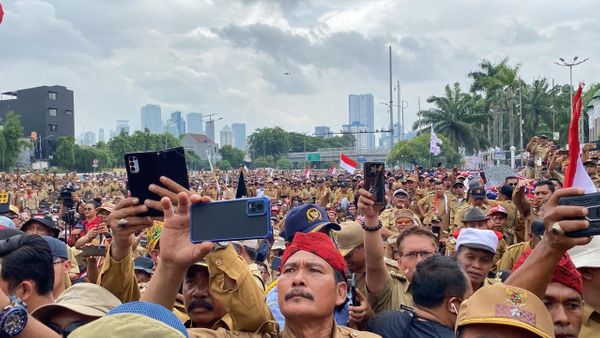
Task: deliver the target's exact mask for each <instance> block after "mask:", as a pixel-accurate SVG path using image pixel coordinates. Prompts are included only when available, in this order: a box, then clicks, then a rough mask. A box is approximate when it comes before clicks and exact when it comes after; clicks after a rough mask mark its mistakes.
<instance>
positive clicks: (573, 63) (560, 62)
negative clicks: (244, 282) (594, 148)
mask: <svg viewBox="0 0 600 338" xmlns="http://www.w3.org/2000/svg"><path fill="white" fill-rule="evenodd" d="M577 60H579V57H578V56H576V57H574V58H573V61H571V62H567V61H565V59H563V58H558V61H554V63H555V64H557V65H559V66H564V67H569V91H570V93H571V95H570V96H571V108H570V109H569V115H571V113H572V111H571V110H572V109H573V67H575V66H578V65H580V64H582V63H584V62H586V61H587V60H589V58H586V59H583V60H581V61H577ZM579 144H581V145H583V119H579Z"/></svg>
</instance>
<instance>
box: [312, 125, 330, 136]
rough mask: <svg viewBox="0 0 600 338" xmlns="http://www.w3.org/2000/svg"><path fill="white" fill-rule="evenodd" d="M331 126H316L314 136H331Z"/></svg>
mask: <svg viewBox="0 0 600 338" xmlns="http://www.w3.org/2000/svg"><path fill="white" fill-rule="evenodd" d="M330 133H331V128H329V127H327V126H316V127H315V136H317V137H331V134H330Z"/></svg>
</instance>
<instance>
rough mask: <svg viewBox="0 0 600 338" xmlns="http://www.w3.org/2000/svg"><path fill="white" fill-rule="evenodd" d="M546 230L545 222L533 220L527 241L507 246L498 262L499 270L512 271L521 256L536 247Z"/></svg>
mask: <svg viewBox="0 0 600 338" xmlns="http://www.w3.org/2000/svg"><path fill="white" fill-rule="evenodd" d="M545 230H546V227H545V225H544V222H533V223H532V224H531V233H530V234H529V240H528V241H526V242H521V243H517V244H513V245H510V246H509V247H507V248H506V251H505V252H504V254H503V255H502V258H500V260H499V261H498V263H497V266H498V269H497V271H498V272H502V271H505V270H508V271H512V269H513V266H514V265H515V263H516V262H517V260H518V259H519V257H521V255H522V254H523V252H524V251H525V250H527V248H531V249H533V248H535V246H536V245H537V243H539V241H540V240H541V239H542V236H543V235H544V231H545Z"/></svg>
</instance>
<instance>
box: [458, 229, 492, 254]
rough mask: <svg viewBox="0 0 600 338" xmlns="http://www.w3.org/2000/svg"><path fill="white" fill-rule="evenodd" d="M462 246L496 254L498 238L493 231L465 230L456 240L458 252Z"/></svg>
mask: <svg viewBox="0 0 600 338" xmlns="http://www.w3.org/2000/svg"><path fill="white" fill-rule="evenodd" d="M462 245H464V246H466V247H467V248H473V249H482V250H485V251H488V252H490V253H493V254H496V248H498V236H496V233H495V232H493V231H492V230H481V229H473V228H463V229H462V230H461V231H460V234H459V235H458V238H457V239H456V250H457V251H458V249H459V248H460V247H461V246H462Z"/></svg>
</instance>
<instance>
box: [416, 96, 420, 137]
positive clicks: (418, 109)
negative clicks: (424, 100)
mask: <svg viewBox="0 0 600 338" xmlns="http://www.w3.org/2000/svg"><path fill="white" fill-rule="evenodd" d="M417 117H418V118H419V128H421V98H420V97H418V98H417ZM417 132H418V130H417Z"/></svg>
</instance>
